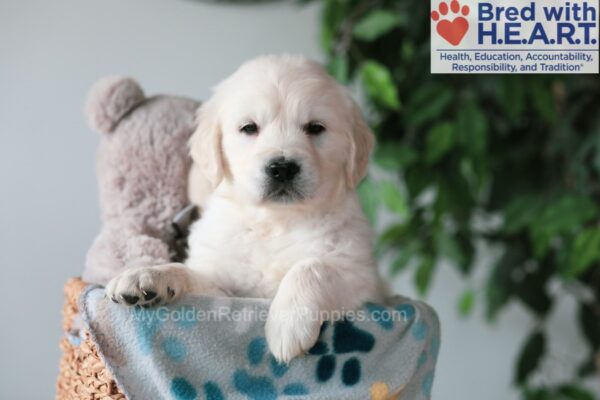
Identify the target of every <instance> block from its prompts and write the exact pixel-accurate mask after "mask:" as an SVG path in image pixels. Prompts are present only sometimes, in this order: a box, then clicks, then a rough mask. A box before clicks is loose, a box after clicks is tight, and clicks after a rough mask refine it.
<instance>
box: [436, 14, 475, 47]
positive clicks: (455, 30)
mask: <svg viewBox="0 0 600 400" xmlns="http://www.w3.org/2000/svg"><path fill="white" fill-rule="evenodd" d="M436 30H437V32H438V33H439V34H440V36H441V37H443V38H444V39H446V41H447V42H448V43H450V44H451V45H453V46H458V44H459V43H460V41H461V40H462V38H463V37H464V36H465V33H467V30H469V21H467V20H466V19H465V18H463V17H456V18H454V21H452V22H450V21H448V20H447V19H444V20H441V21H440V22H438V24H437V26H436Z"/></svg>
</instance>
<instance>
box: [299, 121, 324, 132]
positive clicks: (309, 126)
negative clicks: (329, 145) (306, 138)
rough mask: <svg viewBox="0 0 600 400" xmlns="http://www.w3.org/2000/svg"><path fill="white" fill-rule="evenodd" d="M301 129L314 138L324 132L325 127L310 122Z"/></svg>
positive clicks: (318, 123)
mask: <svg viewBox="0 0 600 400" xmlns="http://www.w3.org/2000/svg"><path fill="white" fill-rule="evenodd" d="M303 129H304V132H306V134H307V135H315V136H316V135H320V134H321V133H323V132H325V125H323V124H322V123H320V122H316V121H310V122H309V123H308V124H306V125H304V127H303Z"/></svg>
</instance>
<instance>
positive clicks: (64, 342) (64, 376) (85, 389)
mask: <svg viewBox="0 0 600 400" xmlns="http://www.w3.org/2000/svg"><path fill="white" fill-rule="evenodd" d="M85 287H86V283H85V282H83V281H82V280H81V279H79V278H73V279H70V280H69V281H67V283H66V284H65V289H64V290H65V304H64V306H63V329H64V332H65V335H64V336H63V337H62V339H61V341H60V349H61V351H62V356H61V359H60V372H59V375H58V380H57V393H56V398H57V399H59V400H67V399H69V400H70V399H77V400H79V399H94V400H96V399H104V400H109V399H114V400H117V399H119V400H122V399H125V398H126V397H125V395H124V394H123V393H122V392H121V391H120V390H119V388H118V387H117V384H116V382H115V380H114V379H113V377H112V376H111V374H110V373H109V372H108V370H107V369H106V367H105V366H104V363H103V362H102V360H101V359H100V356H99V355H98V349H97V348H96V345H95V344H94V342H93V341H92V340H91V339H90V335H89V332H87V331H85V330H83V331H81V332H80V331H79V328H78V327H76V320H77V319H78V315H79V310H78V306H77V300H78V299H79V295H80V294H81V292H82V291H83V289H84V288H85Z"/></svg>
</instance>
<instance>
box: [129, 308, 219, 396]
mask: <svg viewBox="0 0 600 400" xmlns="http://www.w3.org/2000/svg"><path fill="white" fill-rule="evenodd" d="M133 312H134V315H135V323H136V328H137V336H138V337H137V341H138V344H139V346H140V350H141V351H142V353H144V354H151V353H152V350H153V347H154V345H155V344H158V345H160V348H161V349H162V351H163V352H164V354H165V355H166V357H167V359H168V360H169V361H171V362H173V363H180V362H182V361H184V360H185V359H186V357H187V353H188V349H187V347H186V345H185V343H183V341H181V340H180V339H178V338H176V337H173V336H169V337H166V338H164V339H163V340H161V341H159V340H157V339H158V335H157V334H158V331H159V329H160V328H161V326H162V325H163V324H164V323H165V321H166V320H167V318H166V315H163V314H161V313H164V312H167V311H166V309H164V308H160V309H141V308H140V309H135V310H134V311H133ZM174 312H179V315H180V317H179V319H178V320H176V321H175V324H176V326H178V327H179V328H192V327H194V326H195V325H196V323H197V321H196V320H195V319H194V318H186V314H190V315H195V314H193V313H194V309H193V308H192V307H190V306H182V307H180V308H179V309H175V310H174ZM191 313H192V314H191ZM155 342H156V343H155ZM201 390H202V392H203V393H204V397H203V398H205V399H207V400H225V396H224V395H223V392H222V391H221V389H220V388H219V386H218V385H217V384H216V383H215V382H212V381H208V382H206V383H204V385H202V387H201ZM170 391H171V395H172V396H173V398H174V399H176V400H194V399H198V389H197V387H196V386H194V385H193V384H192V383H191V382H190V381H189V380H188V379H186V378H184V377H181V376H176V377H174V378H173V379H171V387H170Z"/></svg>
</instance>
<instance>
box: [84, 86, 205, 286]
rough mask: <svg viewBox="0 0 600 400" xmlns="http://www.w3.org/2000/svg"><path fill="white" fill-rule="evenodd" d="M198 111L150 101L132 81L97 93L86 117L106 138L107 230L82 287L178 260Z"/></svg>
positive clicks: (102, 158)
mask: <svg viewBox="0 0 600 400" xmlns="http://www.w3.org/2000/svg"><path fill="white" fill-rule="evenodd" d="M198 106H199V102H197V101H195V100H191V99H186V98H181V97H173V96H154V97H146V96H145V95H144V92H143V91H142V89H141V87H140V86H139V84H138V83H137V82H135V81H134V80H133V79H130V78H123V77H109V78H105V79H102V80H100V81H99V82H98V83H96V84H95V85H94V87H93V88H92V90H91V93H90V96H89V99H88V102H87V107H86V116H87V119H88V121H89V124H90V126H91V127H92V129H94V130H95V131H97V132H99V133H100V134H101V135H102V139H101V141H100V147H99V149H98V158H97V173H98V180H99V185H100V207H101V218H102V229H101V231H100V233H99V235H98V236H97V237H96V240H95V241H94V243H93V245H92V247H91V248H90V250H89V251H88V254H87V259H86V265H85V271H84V273H83V279H84V280H85V281H88V282H91V283H97V284H101V285H105V284H106V283H107V282H108V281H109V280H110V279H112V278H113V277H114V276H116V275H117V274H118V273H119V272H121V271H122V270H123V269H125V268H133V267H142V266H151V265H158V264H164V263H168V262H170V261H171V260H172V259H174V258H176V254H175V253H176V246H175V243H174V242H175V239H176V237H177V235H178V232H176V230H177V229H176V226H175V227H174V226H173V225H172V220H173V218H174V216H175V215H176V214H177V213H178V212H179V211H180V210H182V209H184V208H185V207H186V205H187V204H188V195H187V179H188V173H189V169H190V165H191V158H190V156H189V154H188V146H187V142H188V140H189V138H190V136H191V134H192V133H193V130H194V126H195V113H196V110H197V108H198ZM179 234H180V235H181V232H179Z"/></svg>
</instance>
